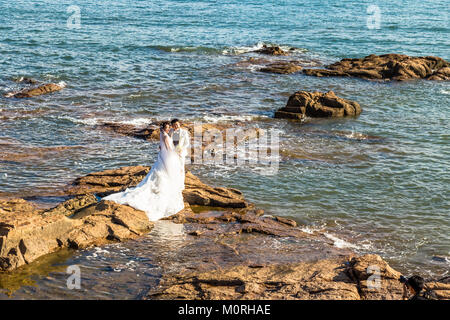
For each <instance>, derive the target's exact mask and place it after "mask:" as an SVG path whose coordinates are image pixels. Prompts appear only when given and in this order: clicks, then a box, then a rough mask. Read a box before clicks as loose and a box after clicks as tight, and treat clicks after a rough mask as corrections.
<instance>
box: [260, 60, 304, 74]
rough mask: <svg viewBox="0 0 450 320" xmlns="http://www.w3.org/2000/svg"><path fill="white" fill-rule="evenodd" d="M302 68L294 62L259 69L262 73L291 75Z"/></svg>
mask: <svg viewBox="0 0 450 320" xmlns="http://www.w3.org/2000/svg"><path fill="white" fill-rule="evenodd" d="M301 70H302V67H301V66H300V65H298V64H297V63H296V62H294V61H277V62H272V63H269V64H267V65H266V66H264V67H262V68H261V69H259V71H261V72H267V73H279V74H289V73H294V72H298V71H301Z"/></svg>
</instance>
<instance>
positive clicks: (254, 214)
mask: <svg viewBox="0 0 450 320" xmlns="http://www.w3.org/2000/svg"><path fill="white" fill-rule="evenodd" d="M165 220H172V221H173V222H175V223H184V224H186V223H190V224H197V227H196V229H195V230H194V232H195V233H196V235H203V236H213V237H214V236H218V235H224V234H228V235H235V234H242V233H258V234H262V235H269V236H276V237H292V238H304V237H315V236H316V235H309V234H306V233H305V232H303V231H301V230H300V229H299V228H297V227H296V226H297V223H296V222H295V221H294V220H291V219H287V218H282V217H277V216H261V212H260V210H254V209H242V210H239V211H215V212H214V211H213V212H212V211H204V212H200V213H194V212H193V211H186V210H185V211H182V212H179V213H178V214H175V215H173V216H170V217H168V218H165Z"/></svg>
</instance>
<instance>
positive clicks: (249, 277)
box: [146, 255, 450, 300]
mask: <svg viewBox="0 0 450 320" xmlns="http://www.w3.org/2000/svg"><path fill="white" fill-rule="evenodd" d="M399 277H400V273H399V272H397V271H396V270H394V269H392V268H391V267H390V266H389V265H388V264H387V262H386V261H384V260H383V259H382V258H381V257H380V256H378V255H364V256H341V257H337V258H331V259H323V260H318V261H313V262H300V263H291V264H273V265H272V264H269V265H239V266H234V267H231V268H216V269H214V270H209V271H189V272H184V273H182V274H174V273H170V274H166V275H165V276H164V277H163V279H162V281H161V282H160V285H159V286H158V287H156V288H153V289H151V290H150V291H149V292H148V294H147V296H146V298H147V299H186V300H193V299H202V300H231V299H233V300H236V299H243V300H247V299H255V300H256V299H258V300H274V299H276V300H278V299H300V300H401V299H402V293H403V285H402V284H401V283H400V282H399V281H398V278H399ZM426 286H427V288H428V289H430V290H433V292H434V293H435V294H436V296H438V298H439V299H448V297H449V292H450V285H449V284H447V283H442V282H439V283H437V282H428V283H427V284H426Z"/></svg>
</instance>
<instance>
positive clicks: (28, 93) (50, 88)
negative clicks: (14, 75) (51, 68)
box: [4, 82, 65, 98]
mask: <svg viewBox="0 0 450 320" xmlns="http://www.w3.org/2000/svg"><path fill="white" fill-rule="evenodd" d="M28 83H30V82H28ZM31 83H33V82H31ZM64 87H65V85H64V84H57V83H46V84H42V85H39V86H37V87H34V88H26V89H23V90H21V91H15V92H8V93H6V94H5V95H4V96H5V97H6V98H31V97H35V96H40V95H43V94H48V93H52V92H55V91H59V90H62V89H63V88H64Z"/></svg>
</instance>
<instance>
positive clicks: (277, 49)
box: [253, 45, 289, 56]
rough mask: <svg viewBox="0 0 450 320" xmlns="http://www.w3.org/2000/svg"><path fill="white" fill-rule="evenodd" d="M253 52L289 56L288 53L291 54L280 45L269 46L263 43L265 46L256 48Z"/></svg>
mask: <svg viewBox="0 0 450 320" xmlns="http://www.w3.org/2000/svg"><path fill="white" fill-rule="evenodd" d="M253 52H256V53H261V54H267V55H271V56H287V55H289V53H288V52H286V51H284V50H283V49H281V48H280V47H278V46H270V47H268V46H267V45H263V47H262V48H261V49H258V50H255V51H253Z"/></svg>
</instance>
